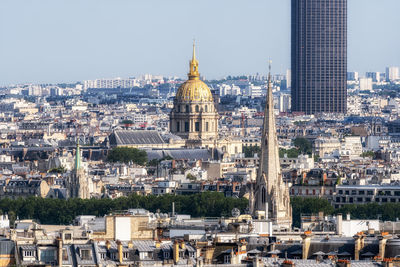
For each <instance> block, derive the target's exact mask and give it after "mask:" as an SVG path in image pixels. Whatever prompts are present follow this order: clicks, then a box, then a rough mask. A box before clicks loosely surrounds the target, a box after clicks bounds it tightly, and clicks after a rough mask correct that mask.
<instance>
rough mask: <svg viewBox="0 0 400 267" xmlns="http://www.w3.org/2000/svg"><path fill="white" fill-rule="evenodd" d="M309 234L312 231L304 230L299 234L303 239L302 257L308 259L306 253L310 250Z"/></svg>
mask: <svg viewBox="0 0 400 267" xmlns="http://www.w3.org/2000/svg"><path fill="white" fill-rule="evenodd" d="M311 236H312V233H311V231H306V232H304V234H302V235H301V238H302V239H303V249H302V251H303V253H302V259H303V260H306V259H308V253H309V250H310V246H311Z"/></svg>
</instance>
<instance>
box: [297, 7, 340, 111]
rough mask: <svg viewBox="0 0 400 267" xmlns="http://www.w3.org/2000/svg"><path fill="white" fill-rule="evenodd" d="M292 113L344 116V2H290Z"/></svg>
mask: <svg viewBox="0 0 400 267" xmlns="http://www.w3.org/2000/svg"><path fill="white" fill-rule="evenodd" d="M291 27H292V111H294V112H304V113H306V114H315V113H320V112H327V113H346V108H347V103H346V101H347V86H346V75H347V0H292V26H291Z"/></svg>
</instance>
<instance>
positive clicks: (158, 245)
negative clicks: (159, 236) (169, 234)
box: [156, 240, 161, 248]
mask: <svg viewBox="0 0 400 267" xmlns="http://www.w3.org/2000/svg"><path fill="white" fill-rule="evenodd" d="M160 247H161V242H160V241H158V240H157V241H156V248H160Z"/></svg>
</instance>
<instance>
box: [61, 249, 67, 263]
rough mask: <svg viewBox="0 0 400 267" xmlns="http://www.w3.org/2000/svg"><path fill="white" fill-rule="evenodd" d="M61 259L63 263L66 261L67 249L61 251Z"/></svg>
mask: <svg viewBox="0 0 400 267" xmlns="http://www.w3.org/2000/svg"><path fill="white" fill-rule="evenodd" d="M62 259H63V261H67V260H68V252H67V249H65V248H63V250H62Z"/></svg>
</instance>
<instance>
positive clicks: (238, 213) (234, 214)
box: [232, 208, 240, 218]
mask: <svg viewBox="0 0 400 267" xmlns="http://www.w3.org/2000/svg"><path fill="white" fill-rule="evenodd" d="M239 215H240V210H239V209H238V208H234V209H233V210H232V216H233V217H235V218H237V217H239Z"/></svg>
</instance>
